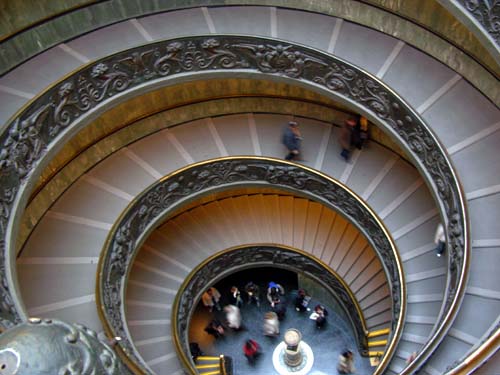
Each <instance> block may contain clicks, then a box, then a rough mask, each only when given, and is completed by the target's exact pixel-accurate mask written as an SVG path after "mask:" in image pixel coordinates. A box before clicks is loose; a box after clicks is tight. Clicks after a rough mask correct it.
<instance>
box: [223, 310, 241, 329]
mask: <svg viewBox="0 0 500 375" xmlns="http://www.w3.org/2000/svg"><path fill="white" fill-rule="evenodd" d="M224 312H225V313H226V320H227V325H228V326H229V328H232V329H235V330H238V329H240V327H241V312H240V309H239V308H238V307H236V306H234V305H227V306H226V307H224Z"/></svg>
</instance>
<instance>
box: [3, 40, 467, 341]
mask: <svg viewBox="0 0 500 375" xmlns="http://www.w3.org/2000/svg"><path fill="white" fill-rule="evenodd" d="M231 70H237V71H248V72H261V73H267V74H270V75H277V76H285V77H289V78H292V79H296V80H300V81H303V82H308V83H312V84H316V85H318V86H321V87H323V88H325V89H327V90H330V91H331V92H334V93H336V94H337V95H339V96H341V97H344V98H346V99H348V100H350V101H353V102H354V103H356V104H357V105H358V106H360V107H361V108H364V109H365V110H366V111H369V112H371V113H373V114H374V115H375V116H377V117H378V118H379V119H380V120H381V122H382V123H384V124H386V126H388V127H389V128H391V129H392V130H393V132H394V133H395V134H396V135H397V137H398V139H399V140H400V141H401V143H402V145H403V146H404V147H405V148H406V149H407V150H408V152H409V154H410V155H411V156H412V157H413V158H414V159H415V161H416V162H417V164H418V165H419V166H420V167H421V169H422V170H423V172H424V174H425V177H426V178H427V180H428V181H429V182H430V183H431V185H432V186H433V189H434V191H435V192H436V196H437V197H438V199H439V202H440V204H441V205H442V207H443V208H444V212H443V213H442V214H443V219H444V224H445V225H446V227H447V235H448V244H449V254H450V260H449V271H450V273H449V274H450V276H449V278H448V283H449V287H448V290H447V298H446V302H445V304H444V310H443V311H444V312H446V311H449V310H450V308H451V307H452V305H453V304H454V303H455V302H454V301H456V299H457V298H456V297H457V293H460V295H461V294H462V293H463V277H461V275H463V273H464V272H465V267H466V263H465V259H466V256H465V251H466V243H465V242H466V238H467V237H466V233H465V231H466V224H465V223H466V221H465V207H464V205H463V197H462V194H461V192H460V188H459V184H458V181H457V179H456V178H455V176H454V173H453V170H452V168H451V165H450V163H449V162H448V159H447V157H446V155H445V154H444V152H443V151H442V149H441V147H440V146H439V144H438V142H437V141H436V140H435V138H434V136H433V135H432V133H431V132H430V131H429V130H428V129H427V127H426V126H425V124H424V123H423V122H422V120H421V119H420V118H419V117H418V116H417V115H416V114H415V113H414V112H413V111H412V110H411V109H410V108H409V107H408V106H407V105H406V104H405V103H404V102H403V101H402V100H401V99H400V98H399V97H398V96H397V95H395V94H394V93H393V92H391V91H390V90H389V89H388V88H386V87H385V86H384V85H382V84H381V83H380V82H379V81H377V79H376V78H374V77H371V76H370V75H368V74H366V73H364V72H363V71H361V70H359V69H357V68H356V67H354V66H351V65H349V64H348V63H345V62H343V61H341V60H339V59H337V58H335V57H333V56H329V55H326V54H323V53H321V52H319V51H315V50H311V49H308V48H306V47H300V46H296V45H291V44H285V43H284V42H279V41H274V40H269V39H265V38H254V37H236V36H211V37H203V36H199V37H190V38H184V39H177V40H173V41H164V42H159V43H153V44H149V45H146V46H142V47H137V48H135V49H131V50H127V51H124V52H121V53H118V54H115V55H113V56H110V57H108V58H105V59H102V60H100V61H99V62H96V63H94V64H90V65H89V66H87V67H85V68H83V69H82V70H80V71H79V72H77V73H75V74H73V75H71V76H70V77H68V78H67V79H65V80H64V81H62V82H61V83H60V84H58V85H57V86H54V87H52V88H50V89H49V90H47V91H46V92H45V93H44V94H42V95H40V96H39V97H38V98H37V99H36V100H34V101H33V102H32V103H31V104H30V105H29V106H28V107H27V108H26V109H25V110H23V111H22V112H21V113H19V114H17V115H16V116H15V118H14V119H13V120H12V121H11V122H10V123H9V124H7V126H6V127H5V130H4V131H3V133H2V134H1V135H0V149H1V151H0V176H1V180H0V181H1V182H0V202H1V212H0V231H2V233H1V235H2V239H1V242H0V245H1V246H2V248H1V249H0V250H1V254H0V257H1V259H0V262H1V264H2V267H3V268H1V269H0V271H2V273H1V275H0V277H1V280H0V281H1V284H0V286H1V287H0V294H1V295H0V298H1V300H2V301H4V302H3V304H2V306H0V308H1V311H0V318H1V319H2V320H1V322H3V323H2V324H3V325H5V326H8V325H11V324H15V323H16V322H18V321H19V319H20V316H21V313H20V311H18V310H17V307H16V304H15V303H14V302H13V301H14V300H15V298H16V296H15V291H12V290H10V288H12V286H11V285H9V282H8V277H7V275H6V272H5V266H3V265H4V264H6V265H7V266H8V267H12V265H11V264H10V262H11V261H10V258H9V255H8V254H9V252H10V251H14V250H13V249H14V244H13V243H10V242H13V240H11V241H10V242H9V243H7V241H5V239H6V238H7V232H6V231H7V227H8V225H9V223H10V222H11V221H12V219H13V216H14V215H13V214H12V213H13V212H14V211H16V210H17V207H14V202H15V201H16V197H18V196H19V195H22V194H23V193H24V186H25V183H26V182H27V180H28V179H29V178H30V176H31V175H32V174H33V172H34V171H35V170H36V165H37V163H38V162H39V161H41V160H42V158H43V157H44V156H45V155H46V153H47V151H48V150H49V149H51V148H52V147H53V146H54V145H55V144H56V143H57V142H58V137H59V136H61V135H62V134H65V133H66V132H70V130H71V129H70V128H71V126H72V125H73V124H75V123H77V122H78V120H79V119H80V118H81V117H82V116H83V115H85V114H86V113H88V112H90V111H92V110H94V109H95V108H96V107H97V106H99V105H101V104H103V103H105V102H107V101H109V100H112V99H113V97H115V96H117V95H118V94H121V93H124V92H125V91H128V90H131V89H133V88H135V87H137V86H139V85H141V84H145V83H147V82H154V81H155V80H159V79H162V78H164V77H171V76H172V77H173V76H175V75H176V74H186V73H191V72H201V71H226V72H228V71H231ZM21 186H22V187H23V188H22V189H21ZM145 214H146V215H147V214H149V213H145ZM123 230H124V232H123V233H122V236H124V238H127V236H128V235H130V233H128V232H127V230H125V229H123ZM132 230H134V228H129V232H130V231H132ZM127 246H129V244H128V243H127V242H126V241H125V240H124V244H123V248H124V250H123V251H125V249H126V248H127ZM115 256H117V257H119V256H120V254H119V253H117V254H115ZM117 271H118V270H117ZM445 316H446V314H445V313H443V314H442V315H441V317H440V320H439V321H438V322H437V326H439V325H441V324H442V323H443V322H444V318H445ZM448 318H449V317H448ZM449 324H450V323H447V324H445V325H444V326H446V327H448V326H449ZM439 329H440V330H441V332H442V330H443V329H444V328H439Z"/></svg>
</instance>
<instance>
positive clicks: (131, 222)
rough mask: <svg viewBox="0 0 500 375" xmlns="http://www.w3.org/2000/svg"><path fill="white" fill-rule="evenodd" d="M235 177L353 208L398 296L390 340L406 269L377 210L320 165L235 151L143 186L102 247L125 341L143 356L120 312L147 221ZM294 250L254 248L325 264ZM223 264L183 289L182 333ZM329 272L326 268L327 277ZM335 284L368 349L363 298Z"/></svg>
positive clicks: (106, 281) (114, 324) (112, 322)
mask: <svg viewBox="0 0 500 375" xmlns="http://www.w3.org/2000/svg"><path fill="white" fill-rule="evenodd" d="M234 184H238V186H241V184H253V185H255V184H259V185H263V186H272V187H274V188H278V189H279V188H286V189H288V190H294V191H297V192H300V193H301V194H303V195H306V196H310V197H311V198H313V199H315V200H318V201H321V202H324V203H326V204H328V205H329V206H330V207H332V208H333V209H335V210H336V211H338V212H340V213H342V214H343V215H344V216H346V217H347V218H348V219H349V220H350V221H351V222H352V223H353V224H354V225H356V226H357V227H358V228H359V229H360V230H361V231H362V232H363V233H365V235H366V237H367V239H368V241H369V242H370V243H371V244H372V246H374V250H375V252H376V253H377V255H378V257H379V259H380V261H381V263H382V264H383V266H384V270H385V271H386V278H387V282H388V284H389V288H390V290H391V295H392V300H393V304H392V332H391V335H390V338H389V339H390V340H392V339H393V337H394V335H396V330H397V328H398V327H401V323H402V320H403V316H402V303H404V302H403V301H404V293H403V290H402V270H401V267H399V268H398V264H399V260H398V257H397V253H396V250H395V249H394V247H393V245H392V243H391V241H390V239H389V238H388V237H387V235H386V233H385V231H384V228H383V227H382V226H381V225H380V223H379V222H378V221H377V219H376V218H375V216H374V215H373V213H372V212H371V211H370V210H369V209H368V208H367V207H366V206H364V205H363V204H362V203H361V201H360V200H359V199H358V198H356V197H355V196H354V194H353V193H351V192H349V191H348V190H346V189H345V188H344V187H343V186H341V185H340V184H337V183H335V182H334V181H333V180H331V179H329V178H327V177H324V176H321V175H319V174H317V173H316V172H313V171H311V170H308V169H306V168H302V167H300V166H296V165H290V164H285V163H283V162H281V161H278V160H275V159H269V158H251V157H246V158H245V157H233V158H225V159H220V160H215V161H207V162H205V163H202V164H199V165H195V166H193V167H191V168H186V169H184V170H181V171H180V172H178V173H175V174H173V175H172V176H171V177H169V178H167V179H164V180H161V181H159V182H157V183H156V184H154V185H152V186H151V187H149V188H148V189H147V190H145V191H144V192H142V194H141V196H140V197H138V199H137V200H136V201H134V202H133V203H132V204H131V205H130V206H129V207H128V208H127V209H126V210H125V212H124V213H123V214H122V216H121V220H120V221H119V222H117V223H115V229H114V232H112V233H111V234H110V237H109V239H108V241H107V244H108V245H107V246H106V248H105V249H104V250H103V255H102V259H101V262H100V270H99V271H98V274H99V281H98V282H99V290H100V295H101V300H100V301H99V302H100V305H101V308H102V312H103V313H104V316H105V319H106V324H107V325H108V326H109V328H110V329H111V331H112V334H113V335H114V336H120V337H122V338H123V340H122V341H120V343H119V345H120V347H121V348H122V349H123V351H124V352H125V353H127V355H128V356H129V357H130V358H131V359H132V360H133V361H134V362H135V363H138V364H141V363H142V362H141V359H140V356H139V355H138V353H136V352H135V350H134V347H133V344H132V341H131V338H130V337H129V336H128V334H127V331H126V327H125V325H126V322H125V317H124V316H122V314H121V311H122V309H121V308H117V306H123V305H124V295H123V290H124V287H125V285H126V282H127V280H126V277H127V275H128V273H129V272H128V271H129V270H130V268H131V266H132V260H133V259H135V255H136V253H137V251H138V250H139V248H138V244H140V243H142V241H143V239H144V236H145V234H146V231H147V229H148V228H153V227H156V226H158V225H160V224H161V222H162V220H163V218H164V217H165V216H166V215H168V213H169V212H170V211H171V210H175V209H177V208H178V203H179V202H181V201H182V200H184V199H185V198H186V197H191V198H193V197H195V196H196V195H197V194H204V193H208V192H213V191H214V189H226V188H229V187H231V186H234ZM148 232H149V231H148ZM221 250H222V249H221ZM234 254H236V253H234ZM293 254H294V255H293V256H290V255H285V254H284V253H283V254H282V253H279V252H277V253H275V254H268V256H267V258H266V257H265V255H266V253H262V254H258V253H253V261H254V262H258V261H259V259H261V258H262V261H264V259H266V260H265V261H266V262H269V261H271V260H272V261H273V262H277V263H280V262H282V263H283V264H287V265H289V266H294V267H297V268H298V267H302V268H303V271H304V272H306V273H307V272H310V273H314V274H315V275H316V274H318V273H319V272H320V271H319V270H318V269H317V267H318V264H316V263H314V262H303V264H302V263H301V264H299V263H298V261H297V260H296V259H297V257H299V256H300V255H299V254H297V253H293ZM225 256H226V257H228V256H229V255H227V254H226V255H225ZM221 259H224V258H221ZM233 260H234V259H233ZM214 267H215V268H214ZM220 268H221V266H220V264H219V263H213V267H212V268H210V267H209V269H205V271H203V272H205V273H206V275H205V274H203V273H199V274H197V277H196V278H195V280H198V282H199V283H198V284H196V283H195V284H196V285H195V284H192V287H193V288H195V289H193V293H192V295H190V293H189V292H188V293H187V294H186V293H185V294H184V295H183V302H182V303H181V306H180V307H179V311H178V315H177V317H176V320H177V321H178V325H179V327H181V328H180V330H179V331H178V334H179V335H180V336H182V337H185V336H187V324H188V318H189V316H190V309H191V307H192V305H189V303H192V298H195V296H196V295H197V294H199V292H200V290H202V289H203V290H204V289H206V285H207V283H206V280H207V278H213V277H214V276H213V274H217V273H220V272H219V271H218V270H219V269H220ZM221 272H222V271H221ZM327 279H328V278H327V277H326V276H325V278H324V280H327ZM328 280H330V279H328ZM329 285H330V287H331V289H332V290H334V291H337V292H338V294H339V296H341V298H342V300H343V301H344V302H345V303H346V309H347V311H348V313H349V315H350V317H351V319H352V321H353V326H354V329H355V332H356V336H357V341H358V342H359V343H360V346H361V347H362V349H365V348H364V343H365V329H366V328H365V327H364V325H363V323H362V321H361V319H362V318H361V317H360V316H359V314H358V310H357V308H356V303H355V302H354V301H352V299H351V298H350V297H349V296H348V295H347V294H346V292H345V291H342V290H343V289H342V288H340V287H339V285H337V284H336V283H335V282H334V280H330V283H329ZM186 301H187V302H186ZM396 337H397V336H396ZM183 344H185V345H187V341H186V342H183ZM186 348H187V346H186ZM142 367H143V371H145V372H148V370H147V366H146V365H144V364H143V365H142ZM148 373H149V372H148Z"/></svg>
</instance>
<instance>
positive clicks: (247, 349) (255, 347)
mask: <svg viewBox="0 0 500 375" xmlns="http://www.w3.org/2000/svg"><path fill="white" fill-rule="evenodd" d="M243 353H244V354H245V357H247V359H248V361H249V362H253V361H255V359H256V358H257V357H258V355H259V354H260V346H259V344H258V343H257V341H255V340H252V339H248V340H247V341H245V343H244V344H243Z"/></svg>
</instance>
